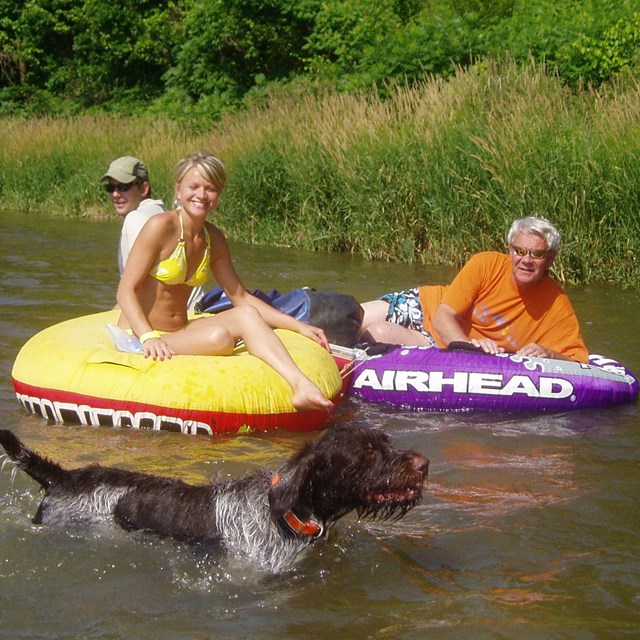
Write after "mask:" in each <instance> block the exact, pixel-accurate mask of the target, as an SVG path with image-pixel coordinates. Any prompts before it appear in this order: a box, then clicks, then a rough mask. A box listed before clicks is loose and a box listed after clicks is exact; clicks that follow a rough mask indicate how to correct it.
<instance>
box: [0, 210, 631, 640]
mask: <svg viewBox="0 0 640 640" xmlns="http://www.w3.org/2000/svg"><path fill="white" fill-rule="evenodd" d="M0 233H1V235H2V247H3V248H2V254H1V255H0V264H1V266H2V273H3V283H4V285H3V288H2V290H1V291H0V309H1V312H2V313H1V314H0V331H1V332H2V335H3V341H4V344H5V348H4V350H3V357H2V358H1V359H0V371H1V374H2V375H1V383H0V411H1V412H2V422H3V426H4V427H9V428H11V429H13V430H14V431H15V432H16V433H17V434H18V435H19V436H20V437H21V438H23V439H24V440H25V441H26V442H27V443H28V444H29V445H31V446H33V447H34V448H36V449H38V450H40V451H42V452H43V453H45V454H46V455H48V456H51V457H52V458H54V459H56V460H59V461H61V462H62V463H64V464H65V465H68V466H70V467H72V466H79V465H84V464H89V463H92V462H95V461H98V462H100V463H102V464H105V465H118V466H122V467H125V468H130V469H137V470H141V471H147V472H152V473H159V474H166V475H172V476H177V477H181V478H184V479H186V480H189V481H191V482H204V481H206V480H207V479H208V478H210V477H211V476H221V477H227V476H235V475H238V474H242V473H244V472H247V471H250V470H253V469H255V468H256V467H258V466H266V467H270V468H275V467H277V466H278V465H279V464H280V463H281V462H282V461H283V460H285V459H286V458H287V457H288V456H289V455H290V454H291V453H292V452H293V451H295V450H296V449H297V448H298V447H299V446H300V445H301V444H302V443H303V441H304V440H305V439H307V438H315V437H317V435H318V434H307V435H302V434H295V433H286V432H272V433H254V434H247V435H238V436H214V437H210V438H209V437H204V436H193V437H189V436H183V435H179V434H172V433H157V432H138V431H132V430H126V429H107V428H96V427H73V426H64V425H46V423H45V422H44V421H43V420H42V419H39V418H36V417H34V416H27V415H24V413H23V412H22V411H21V410H20V408H19V407H18V405H17V402H16V399H15V396H14V395H13V391H12V388H11V383H10V372H11V366H12V363H13V359H14V358H15V355H16V353H17V351H18V350H19V348H20V346H21V345H22V344H23V343H24V342H25V341H26V340H27V339H28V338H29V337H30V336H31V335H33V334H34V333H36V332H37V331H39V330H41V329H43V328H44V327H46V326H49V325H50V324H52V323H54V322H58V321H61V320H65V319H68V318H70V317H74V316H78V315H83V314H86V313H91V312H94V311H97V310H101V309H104V308H107V307H109V306H110V305H111V304H112V302H113V294H114V289H115V284H116V280H117V268H116V260H115V247H116V242H117V236H118V225H117V223H115V222H88V221H81V220H66V219H54V218H41V217H32V216H16V215H12V214H10V213H7V214H5V215H3V216H2V217H1V218H0ZM233 250H234V257H235V263H236V266H237V269H238V271H239V273H240V275H241V277H242V278H243V281H244V282H245V284H246V285H247V286H248V287H250V288H254V287H260V288H265V289H270V288H272V287H277V288H279V289H280V290H281V291H287V290H290V289H293V288H297V287H299V286H302V285H308V286H312V287H315V288H318V289H331V290H335V291H340V292H345V293H351V294H353V295H355V296H356V297H357V298H358V299H359V300H361V301H362V300H366V299H371V298H373V297H376V296H377V295H379V294H381V293H384V292H386V291H390V290H396V289H399V288H404V287H406V286H408V285H413V284H417V283H420V282H442V281H446V280H447V279H449V278H450V276H451V271H448V270H442V269H440V270H433V269H431V268H429V267H425V266H421V265H413V266H412V265H389V264H381V263H367V262H364V261H362V260H360V259H358V258H355V257H353V256H343V255H326V254H310V253H306V252H300V251H289V250H286V249H272V248H264V247H251V246H244V245H234V246H233ZM569 293H570V296H571V298H572V301H573V302H574V305H575V307H576V310H577V312H578V315H579V317H580V319H581V322H582V325H583V328H584V334H585V338H586V340H587V343H588V344H589V346H590V347H591V349H592V351H596V352H603V353H604V354H605V355H609V356H611V357H613V358H616V359H618V360H620V361H622V362H623V363H624V364H626V365H627V366H628V367H629V368H631V369H632V370H635V371H640V347H639V346H638V344H637V342H636V339H635V331H636V324H637V317H638V312H639V311H640V296H639V295H638V293H637V292H631V291H620V290H614V289H612V288H608V287H575V288H571V289H570V291H569ZM43 366H46V357H45V358H44V359H43ZM341 422H348V423H354V424H365V425H371V426H375V427H378V428H381V429H384V430H385V431H387V432H388V433H390V434H391V436H392V439H393V441H394V443H395V444H396V446H398V447H400V448H412V449H416V450H418V451H420V452H423V453H424V454H426V455H427V456H428V457H429V458H430V459H431V466H430V478H429V482H428V484H427V487H426V490H425V494H424V499H423V501H422V503H421V504H420V505H418V506H417V507H416V508H415V509H414V510H413V511H412V512H410V513H409V514H408V515H407V516H406V517H405V518H404V519H402V520H400V521H397V522H375V523H367V522H358V521H357V520H356V519H355V518H354V517H352V516H349V517H347V518H346V519H345V520H343V521H341V522H340V523H339V524H338V526H337V527H336V529H335V530H334V531H333V533H332V535H331V536H330V537H329V539H328V541H326V542H321V543H319V544H317V545H316V546H315V548H314V549H313V550H312V551H311V552H310V553H308V554H307V555H306V556H304V557H303V558H302V559H301V561H300V563H299V564H298V565H296V566H295V567H294V568H292V569H291V570H290V571H288V572H286V573H284V574H282V575H277V576H265V575H261V574H258V573H256V571H255V570H254V569H253V568H250V567H247V566H243V565H242V564H241V563H239V562H237V561H233V562H232V561H229V560H225V559H220V558H218V557H216V556H215V555H213V554H211V553H210V552H209V551H208V550H207V549H204V548H192V547H188V546H184V545H180V544H177V543H174V542H172V541H168V540H159V539H157V538H155V537H153V536H147V535H144V534H135V535H130V534H126V533H124V532H122V531H120V530H118V529H112V528H108V527H104V528H94V529H90V530H88V529H82V528H76V529H69V530H63V531H61V530H56V529H52V528H43V527H38V526H36V525H33V524H32V523H31V521H30V518H31V516H32V515H33V514H34V513H35V510H36V509H37V505H38V502H39V494H38V491H37V486H36V484H35V483H34V482H33V481H32V480H30V479H29V478H27V477H26V476H25V475H24V474H23V473H21V472H13V471H12V468H13V467H12V466H11V465H5V466H4V469H3V472H2V473H1V474H0V513H1V514H2V523H3V524H2V525H1V526H0V558H2V561H0V589H1V590H2V594H3V595H2V599H3V607H2V608H1V613H0V628H1V629H2V632H1V634H0V635H2V637H3V638H125V637H127V638H140V639H146V638H153V639H154V640H161V639H163V638H167V639H168V638H171V639H174V638H193V639H196V638H212V637H215V638H230V639H231V638H234V639H235V638H245V637H257V638H267V639H269V638H274V639H275V638H292V639H299V638H314V639H322V638H335V637H337V636H339V637H342V638H394V639H396V638H397V639H404V638H412V639H413V638H416V639H418V638H425V637H429V638H447V639H448V638H455V639H459V638H465V637H469V638H474V639H476V638H477V639H483V638H516V637H517V638H518V640H526V639H529V638H532V639H534V638H535V639H540V638H563V639H565V638H576V639H581V638H584V639H585V640H586V639H591V638H626V637H628V638H632V637H637V632H638V629H640V614H639V613H638V611H639V605H640V577H639V576H640V545H639V543H638V539H637V538H638V536H637V529H638V523H639V522H638V517H637V509H636V507H635V505H636V504H637V503H638V500H639V498H640V474H639V473H638V468H639V465H638V462H639V458H640V454H639V453H638V452H639V451H640V446H639V445H640V435H639V433H640V430H639V428H638V427H640V411H639V409H638V406H637V405H628V406H620V407H611V408H609V409H601V410H597V411H596V410H592V411H575V412H572V413H567V414H560V415H548V414H542V415H508V414H506V415H500V414H480V413H472V412H469V413H454V414H435V413H412V412H402V411H398V410H397V409H393V408H388V407H380V406H373V405H366V404H364V403H362V402H359V401H356V400H353V399H347V400H345V401H344V402H343V404H342V405H341V406H340V407H339V408H338V410H337V411H336V412H335V415H334V416H333V417H332V418H331V420H330V423H329V425H328V427H329V428H330V427H331V425H332V424H336V423H341Z"/></svg>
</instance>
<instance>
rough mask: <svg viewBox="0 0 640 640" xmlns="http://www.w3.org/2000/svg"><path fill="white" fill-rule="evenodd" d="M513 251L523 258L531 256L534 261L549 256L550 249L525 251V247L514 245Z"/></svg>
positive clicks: (512, 246)
mask: <svg viewBox="0 0 640 640" xmlns="http://www.w3.org/2000/svg"><path fill="white" fill-rule="evenodd" d="M511 251H513V253H515V254H516V255H517V256H520V257H521V258H524V256H526V255H530V256H531V257H532V258H533V259H534V260H542V259H543V258H546V257H547V255H548V254H549V249H525V248H524V247H516V246H515V245H513V244H512V245H511Z"/></svg>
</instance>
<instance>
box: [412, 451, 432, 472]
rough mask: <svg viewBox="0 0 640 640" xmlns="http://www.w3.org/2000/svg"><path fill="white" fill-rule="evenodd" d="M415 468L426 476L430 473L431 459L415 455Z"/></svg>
mask: <svg viewBox="0 0 640 640" xmlns="http://www.w3.org/2000/svg"><path fill="white" fill-rule="evenodd" d="M412 462H413V468H414V469H415V470H416V471H419V472H420V473H421V474H422V475H424V476H426V475H427V472H428V471H429V458H425V457H424V456H423V455H421V454H419V453H414V454H413V460H412Z"/></svg>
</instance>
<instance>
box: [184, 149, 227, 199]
mask: <svg viewBox="0 0 640 640" xmlns="http://www.w3.org/2000/svg"><path fill="white" fill-rule="evenodd" d="M194 167H195V168H196V169H197V170H198V171H199V173H200V175H201V176H202V177H203V178H204V179H205V180H208V181H209V182H210V183H211V184H213V185H215V186H216V187H217V188H218V189H220V190H222V189H223V187H224V185H225V183H226V181H227V170H226V169H225V168H224V165H223V164H222V162H221V161H220V160H219V159H218V158H216V156H214V155H212V154H210V153H209V152H208V151H202V150H201V151H196V152H195V153H191V154H189V155H188V156H186V157H184V158H182V160H180V162H178V164H177V165H176V168H175V172H174V177H175V180H176V184H178V183H180V182H181V181H182V179H183V178H184V177H185V175H186V174H187V173H188V172H189V171H191V169H193V168H194Z"/></svg>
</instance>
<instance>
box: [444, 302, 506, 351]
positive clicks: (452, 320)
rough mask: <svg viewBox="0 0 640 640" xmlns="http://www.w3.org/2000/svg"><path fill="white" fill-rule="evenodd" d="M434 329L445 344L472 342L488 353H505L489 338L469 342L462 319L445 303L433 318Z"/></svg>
mask: <svg viewBox="0 0 640 640" xmlns="http://www.w3.org/2000/svg"><path fill="white" fill-rule="evenodd" d="M433 328H434V329H435V330H436V331H437V332H438V335H439V336H440V339H441V340H442V342H444V343H445V344H447V345H448V344H450V343H452V342H470V343H471V344H472V345H474V346H476V347H480V348H481V349H482V350H483V351H485V352H486V353H493V354H496V353H504V349H503V348H502V347H500V346H498V344H497V343H496V342H494V341H493V340H491V339H489V338H479V339H473V340H469V336H468V335H467V334H466V333H465V332H464V331H463V330H462V327H461V326H460V318H459V316H458V314H457V313H456V312H455V310H454V309H453V308H452V307H450V306H449V305H448V304H445V303H444V302H442V303H440V305H439V306H438V309H437V310H436V314H435V316H434V318H433Z"/></svg>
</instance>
